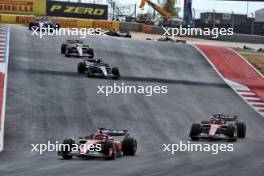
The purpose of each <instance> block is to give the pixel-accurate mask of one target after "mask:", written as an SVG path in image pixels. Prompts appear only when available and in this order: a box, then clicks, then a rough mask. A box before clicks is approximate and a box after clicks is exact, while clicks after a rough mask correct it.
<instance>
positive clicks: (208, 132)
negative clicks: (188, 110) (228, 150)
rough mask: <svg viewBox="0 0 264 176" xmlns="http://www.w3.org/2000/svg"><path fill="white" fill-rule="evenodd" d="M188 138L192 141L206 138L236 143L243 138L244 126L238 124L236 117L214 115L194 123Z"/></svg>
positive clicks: (242, 123) (244, 133) (241, 123)
mask: <svg viewBox="0 0 264 176" xmlns="http://www.w3.org/2000/svg"><path fill="white" fill-rule="evenodd" d="M189 136H190V138H191V139H192V140H199V138H206V139H226V140H229V141H236V140H237V138H245V136H246V124H245V123H244V122H240V121H239V120H238V117H237V116H228V115H223V114H216V115H212V116H211V119H210V120H205V121H202V122H201V123H194V124H193V125H192V127H191V131H190V135H189Z"/></svg>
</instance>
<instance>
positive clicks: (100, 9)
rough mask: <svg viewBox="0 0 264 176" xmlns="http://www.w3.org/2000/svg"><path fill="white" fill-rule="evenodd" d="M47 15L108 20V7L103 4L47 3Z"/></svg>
mask: <svg viewBox="0 0 264 176" xmlns="http://www.w3.org/2000/svg"><path fill="white" fill-rule="evenodd" d="M47 15H48V16H60V17H71V18H85V19H104V20H107V18H108V6H107V5H101V4H88V3H72V2H60V1H47Z"/></svg>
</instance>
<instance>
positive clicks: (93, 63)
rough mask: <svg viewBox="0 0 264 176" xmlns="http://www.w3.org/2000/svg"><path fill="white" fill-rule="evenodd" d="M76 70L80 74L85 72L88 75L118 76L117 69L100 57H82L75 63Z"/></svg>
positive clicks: (117, 77)
mask: <svg viewBox="0 0 264 176" xmlns="http://www.w3.org/2000/svg"><path fill="white" fill-rule="evenodd" d="M77 71H78V73H80V74H85V73H86V74H87V76H88V77H103V78H113V79H119V78H120V72H119V69H118V68H117V67H111V66H109V64H108V63H105V62H103V61H102V59H87V60H85V59H84V60H83V61H82V62H80V63H79V64H78V65H77Z"/></svg>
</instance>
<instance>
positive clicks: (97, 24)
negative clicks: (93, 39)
mask: <svg viewBox="0 0 264 176" xmlns="http://www.w3.org/2000/svg"><path fill="white" fill-rule="evenodd" d="M92 27H93V28H102V29H113V28H114V29H116V30H119V22H116V21H114V22H113V21H104V20H102V21H93V23H92Z"/></svg>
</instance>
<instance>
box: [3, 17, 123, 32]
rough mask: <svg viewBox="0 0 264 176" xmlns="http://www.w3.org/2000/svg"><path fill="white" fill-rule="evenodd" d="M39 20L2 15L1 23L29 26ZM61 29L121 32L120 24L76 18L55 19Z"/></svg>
mask: <svg viewBox="0 0 264 176" xmlns="http://www.w3.org/2000/svg"><path fill="white" fill-rule="evenodd" d="M35 18H37V17H36V16H33V15H14V14H0V23H15V24H25V25H28V24H29V22H30V21H32V20H34V19H35ZM52 19H54V20H55V21H57V22H58V23H59V24H60V26H61V27H67V28H102V29H113V28H114V29H116V30H119V26H120V25H119V22H117V21H105V20H98V21H97V20H89V19H76V18H61V17H53V18H52Z"/></svg>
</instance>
